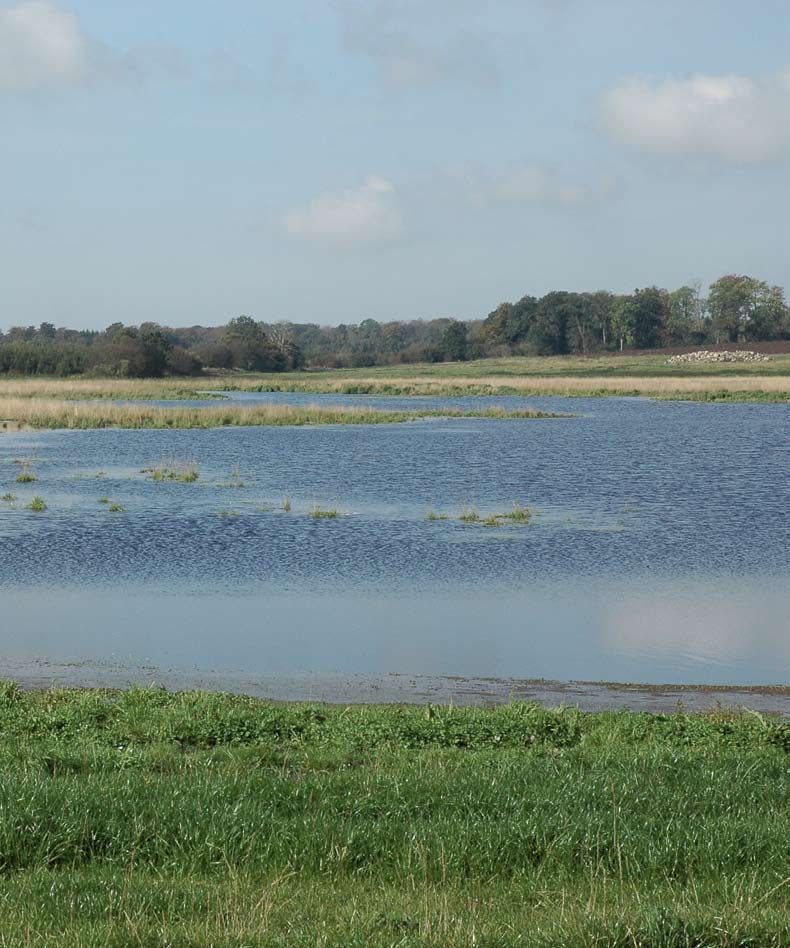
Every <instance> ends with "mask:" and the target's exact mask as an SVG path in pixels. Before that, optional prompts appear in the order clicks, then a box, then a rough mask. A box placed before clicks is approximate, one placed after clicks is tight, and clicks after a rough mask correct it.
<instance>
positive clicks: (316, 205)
mask: <svg viewBox="0 0 790 948" xmlns="http://www.w3.org/2000/svg"><path fill="white" fill-rule="evenodd" d="M283 226H284V227H285V230H286V231H287V232H288V233H289V234H291V235H292V236H293V237H302V238H305V239H308V240H316V241H320V242H324V243H334V244H355V243H384V242H386V241H389V240H392V239H394V238H396V237H398V236H399V235H400V234H401V232H402V230H403V219H402V216H401V212H400V209H399V207H398V202H397V195H396V191H395V187H394V185H393V184H392V183H391V182H390V181H388V180H387V179H386V178H379V177H376V176H375V175H371V176H370V177H368V178H367V179H366V180H365V182H364V183H363V184H362V185H361V187H358V188H354V189H352V190H349V191H342V192H339V193H333V194H322V195H320V196H319V197H317V198H315V199H314V200H312V201H311V202H310V203H309V204H308V205H306V206H305V207H303V208H296V209H294V210H292V211H290V212H289V213H288V214H286V215H285V217H284V219H283Z"/></svg>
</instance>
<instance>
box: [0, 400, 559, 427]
mask: <svg viewBox="0 0 790 948" xmlns="http://www.w3.org/2000/svg"><path fill="white" fill-rule="evenodd" d="M438 417H442V418H447V417H449V418H521V419H527V418H552V417H559V416H556V415H552V414H550V413H548V412H538V411H532V410H530V409H524V410H523V411H510V412H508V411H504V410H502V409H499V408H491V409H487V410H483V411H477V412H472V411H458V410H453V409H447V410H442V411H429V410H419V409H415V410H414V411H381V410H378V409H374V408H363V407H361V406H360V407H356V406H351V407H347V408H343V407H336V408H332V407H329V406H322V405H305V406H295V405H274V404H261V405H239V404H234V403H226V404H223V403H219V404H217V405H216V406H214V405H212V406H210V407H207V408H180V407H178V406H167V407H160V406H149V405H135V404H126V405H117V404H112V403H105V402H100V401H88V400H86V401H76V402H66V401H64V400H63V399H58V398H0V426H3V425H5V427H6V429H9V428H220V427H227V426H234V427H236V426H251V425H340V424H342V425H376V424H396V423H399V422H406V421H414V420H416V419H420V418H438Z"/></svg>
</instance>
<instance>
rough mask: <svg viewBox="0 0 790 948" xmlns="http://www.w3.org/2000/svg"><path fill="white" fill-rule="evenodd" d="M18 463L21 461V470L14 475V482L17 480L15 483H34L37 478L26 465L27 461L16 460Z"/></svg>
mask: <svg viewBox="0 0 790 948" xmlns="http://www.w3.org/2000/svg"><path fill="white" fill-rule="evenodd" d="M18 463H21V464H22V470H21V471H20V472H19V474H17V476H16V482H17V484H33V483H35V482H36V481H37V480H38V478H37V477H36V475H35V474H34V473H33V472H32V471H31V470H30V468H29V467H28V465H27V463H25V462H18Z"/></svg>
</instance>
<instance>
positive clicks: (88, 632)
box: [0, 395, 790, 684]
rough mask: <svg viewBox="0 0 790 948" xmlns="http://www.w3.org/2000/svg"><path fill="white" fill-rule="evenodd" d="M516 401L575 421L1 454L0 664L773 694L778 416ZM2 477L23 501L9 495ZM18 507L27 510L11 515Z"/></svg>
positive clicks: (786, 651)
mask: <svg viewBox="0 0 790 948" xmlns="http://www.w3.org/2000/svg"><path fill="white" fill-rule="evenodd" d="M233 397H235V398H238V399H239V400H241V401H250V400H266V401H289V402H293V403H305V402H307V403H325V404H332V405H337V404H372V405H375V406H386V407H394V408H400V407H405V408H407V409H410V408H415V407H441V406H443V405H452V406H453V407H461V408H471V407H479V406H481V405H482V406H485V407H490V406H492V405H494V404H499V405H502V406H504V407H523V405H524V402H523V401H522V400H520V399H508V398H496V399H494V398H486V399H474V398H468V399H467V398H455V399H428V398H421V399H408V400H407V399H395V398H387V399H384V398H372V397H352V396H349V397H340V396H318V395H279V396H273V395H246V396H233ZM196 404H200V403H196ZM210 404H216V402H214V401H212V402H210ZM529 404H530V405H532V406H534V407H539V408H546V409H549V410H554V411H565V412H573V413H574V414H575V416H576V417H573V418H565V419H556V420H553V419H552V420H491V419H462V420H441V419H428V420H424V421H415V422H410V423H407V424H402V425H380V426H326V427H313V428H287V427H284V428H274V427H267V428H233V429H220V430H213V431H203V430H195V431H189V430H185V431H111V430H107V431H84V432H69V431H61V432H23V433H18V434H7V435H3V436H0V493H5V492H6V491H8V492H10V493H11V494H13V495H15V497H16V499H15V500H13V501H9V500H4V501H2V502H0V596H1V597H2V618H1V619H0V623H1V625H2V628H1V630H0V648H1V649H2V653H3V655H4V657H5V658H6V660H9V661H19V660H27V659H48V660H52V661H57V662H68V661H81V660H84V659H98V660H107V661H121V662H124V661H128V662H130V663H136V664H139V663H145V662H150V663H152V664H154V665H156V666H158V667H163V668H178V669H190V668H194V669H203V670H209V669H210V670H216V671H222V672H233V671H238V672H243V673H244V674H247V675H255V674H260V675H278V674H279V675H290V674H293V673H298V672H309V673H326V674H330V673H332V674H335V673H348V674H379V673H387V672H397V673H405V674H428V675H469V676H505V677H521V678H538V677H546V678H553V679H560V680H567V679H605V680H620V681H645V682H674V683H685V682H702V683H705V682H717V683H727V684H753V683H764V684H769V683H776V684H784V683H787V682H788V678H789V677H790V676H789V675H788V671H789V670H790V669H789V664H790V633H789V631H788V625H789V623H788V616H790V582H788V580H790V542H789V541H790V511H789V507H788V501H789V500H790V496H788V495H789V494H790V477H788V466H789V462H790V448H789V445H790V406H785V405H705V404H699V403H680V402H652V401H648V400H641V399H614V398H610V399H573V400H564V399H559V398H536V399H530V400H529ZM22 459H30V467H31V469H32V470H33V471H34V473H35V474H36V476H37V477H38V478H39V480H38V481H37V482H36V483H33V484H30V485H22V484H17V483H16V482H15V478H16V476H17V474H18V472H19V464H17V463H14V462H15V461H19V460H22ZM166 460H182V461H185V460H191V461H194V462H196V464H197V467H198V470H199V478H198V480H197V481H196V482H195V483H180V482H172V483H170V482H164V483H162V482H156V481H154V480H152V478H151V477H150V475H148V474H145V473H142V471H143V469H144V468H150V467H152V466H154V465H157V464H159V463H160V462H162V461H166ZM242 485H243V486H242ZM34 495H39V496H41V497H43V498H44V500H45V501H46V503H47V506H48V509H47V510H46V511H45V512H43V513H34V512H33V511H30V510H27V509H26V508H25V505H26V504H27V503H28V502H29V501H30V499H31V498H32V497H33V496H34ZM104 497H106V498H109V499H110V500H111V501H112V502H117V503H119V504H120V505H122V506H123V508H124V510H123V511H118V512H114V513H113V512H111V511H110V510H109V505H108V504H102V503H99V499H100V498H104ZM285 497H290V498H291V510H290V511H289V512H288V511H284V510H282V509H276V508H278V507H281V506H282V504H283V500H284V498H285ZM514 504H524V505H528V506H529V507H531V508H533V509H534V510H535V511H536V512H537V513H536V516H535V517H534V518H533V521H532V522H531V523H530V525H529V526H521V525H510V526H498V527H493V528H488V527H485V526H482V525H478V524H466V523H463V522H461V521H460V520H459V519H458V516H459V514H460V513H461V512H462V510H463V509H464V507H465V506H466V507H469V508H472V507H474V508H475V509H476V510H477V511H478V513H479V514H480V516H481V517H483V518H485V517H487V516H489V515H492V514H495V513H502V512H506V511H509V510H512V509H513V505H514ZM267 507H268V508H275V509H262V508H267ZM315 507H320V508H325V509H328V508H337V510H338V511H339V512H340V514H341V516H340V517H338V518H337V519H324V520H316V519H313V518H312V517H310V516H309V513H310V511H311V510H313V509H314V508H315ZM430 511H435V512H437V513H441V514H447V515H448V517H449V519H447V520H438V521H429V520H428V519H427V515H428V513H429V512H430Z"/></svg>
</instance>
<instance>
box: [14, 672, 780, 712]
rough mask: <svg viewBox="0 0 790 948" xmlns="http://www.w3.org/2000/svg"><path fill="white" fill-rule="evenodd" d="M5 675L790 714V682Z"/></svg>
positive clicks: (277, 693) (376, 697)
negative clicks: (657, 682)
mask: <svg viewBox="0 0 790 948" xmlns="http://www.w3.org/2000/svg"><path fill="white" fill-rule="evenodd" d="M0 678H4V679H10V680H13V681H15V682H17V683H18V684H19V686H20V687H21V688H22V689H23V690H25V691H46V690H48V689H51V688H69V689H70V688H74V689H105V688H109V689H122V690H123V689H126V688H129V687H132V686H134V685H157V686H161V687H164V688H165V689H167V690H168V691H196V690H197V691H209V692H218V693H226V694H235V695H247V696H249V697H252V698H263V699H268V700H270V701H275V702H283V703H300V702H311V703H319V704H329V705H332V704H346V705H357V704H360V705H390V704H395V705H398V704H400V705H427V704H437V705H449V704H452V705H456V706H459V707H496V706H501V705H504V704H507V703H508V702H510V701H524V702H530V703H534V704H539V705H541V706H543V707H557V706H560V705H565V706H568V707H574V708H578V709H579V710H582V711H590V712H595V711H612V710H618V709H626V710H629V711H645V712H649V713H656V714H666V713H671V712H673V711H677V710H681V709H682V710H683V711H685V712H694V713H702V712H706V711H710V710H716V709H723V708H733V709H739V708H741V709H743V708H746V709H748V710H750V711H756V712H759V713H761V714H771V715H779V716H781V717H790V685H722V684H671V683H664V684H651V683H640V682H607V681H554V680H547V679H519V678H491V677H467V676H457V675H456V676H450V675H447V676H441V675H420V674H403V673H389V674H379V675H361V674H356V675H354V674H340V673H333V674H318V673H301V674H299V673H295V674H282V675H250V674H245V673H242V672H233V671H226V672H220V671H213V670H199V669H174V668H158V667H156V666H149V665H128V664H121V663H113V662H91V661H75V662H51V661H47V660H29V661H17V662H9V661H4V662H3V663H2V665H0Z"/></svg>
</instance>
